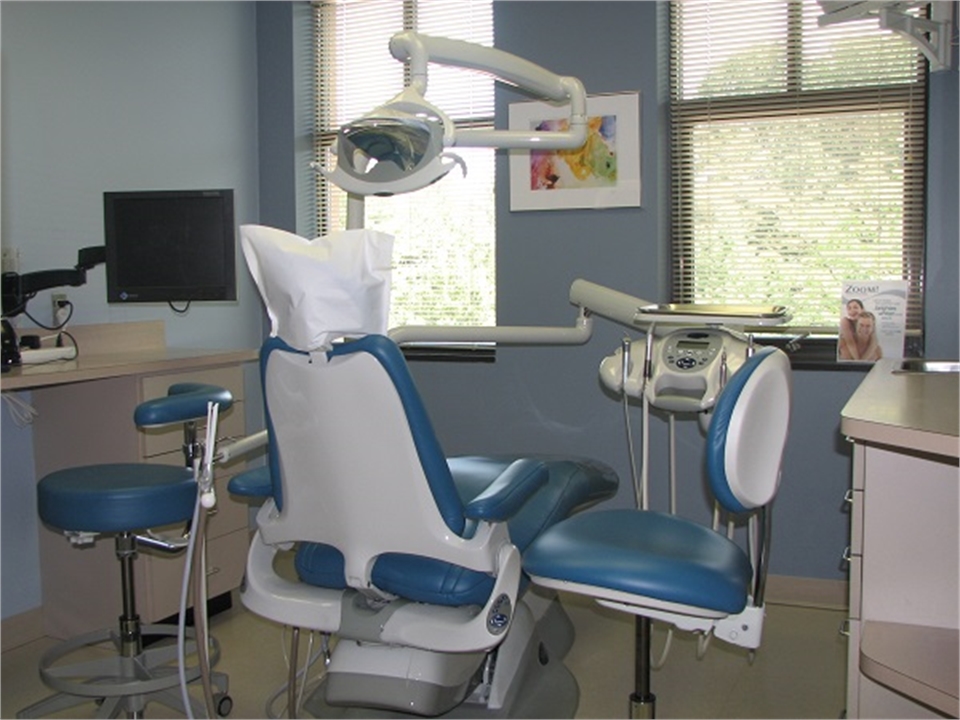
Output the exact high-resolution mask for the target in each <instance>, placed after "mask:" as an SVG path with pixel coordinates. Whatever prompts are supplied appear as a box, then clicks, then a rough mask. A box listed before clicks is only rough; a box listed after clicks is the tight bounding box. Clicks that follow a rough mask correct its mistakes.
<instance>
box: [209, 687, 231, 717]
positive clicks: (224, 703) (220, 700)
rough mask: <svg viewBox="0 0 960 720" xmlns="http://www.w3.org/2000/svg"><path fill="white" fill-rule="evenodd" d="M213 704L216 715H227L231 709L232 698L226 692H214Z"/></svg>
mask: <svg viewBox="0 0 960 720" xmlns="http://www.w3.org/2000/svg"><path fill="white" fill-rule="evenodd" d="M213 705H214V708H215V709H216V711H217V717H227V715H229V714H230V711H231V710H233V698H232V697H230V696H229V695H227V694H226V693H214V695H213Z"/></svg>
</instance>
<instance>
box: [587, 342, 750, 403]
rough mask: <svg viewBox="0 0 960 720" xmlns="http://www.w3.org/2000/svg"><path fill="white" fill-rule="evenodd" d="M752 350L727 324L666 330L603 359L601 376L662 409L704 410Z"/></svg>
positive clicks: (613, 386)
mask: <svg viewBox="0 0 960 720" xmlns="http://www.w3.org/2000/svg"><path fill="white" fill-rule="evenodd" d="M748 352H749V343H748V342H747V341H746V340H744V339H742V337H740V336H738V335H736V334H732V333H730V332H729V331H728V330H724V329H721V328H716V327H684V328H679V329H673V330H665V331H663V332H662V334H654V335H653V336H648V337H647V338H646V339H645V340H634V341H633V342H631V343H625V344H624V345H623V346H621V347H619V348H617V350H616V351H615V352H614V354H613V355H609V356H608V357H606V358H604V360H603V362H601V364H600V378H601V380H602V381H603V383H604V385H606V386H607V387H608V388H610V389H611V390H613V391H614V392H618V393H620V392H623V393H626V394H627V395H629V396H631V397H637V398H641V397H646V399H647V401H648V402H649V403H650V405H652V406H653V407H656V408H661V409H663V410H669V411H672V412H703V411H705V410H709V409H710V408H712V407H713V405H714V403H715V402H716V401H717V396H718V395H719V394H720V391H721V390H723V386H724V385H725V384H726V381H727V378H728V377H730V376H731V375H732V374H733V373H734V372H736V371H737V370H738V369H739V367H740V366H741V365H742V364H743V363H744V361H745V360H746V359H747V354H748Z"/></svg>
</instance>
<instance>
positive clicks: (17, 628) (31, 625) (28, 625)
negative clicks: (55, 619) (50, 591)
mask: <svg viewBox="0 0 960 720" xmlns="http://www.w3.org/2000/svg"><path fill="white" fill-rule="evenodd" d="M43 636H44V632H43V610H42V609H41V608H34V609H33V610H27V611H26V612H22V613H20V614H19V615H11V616H10V617H8V618H4V619H3V621H2V622H0V651H2V652H6V651H7V650H10V649H12V648H15V647H19V646H21V645H26V644H27V643H29V642H33V641H34V640H39V639H40V638H42V637H43Z"/></svg>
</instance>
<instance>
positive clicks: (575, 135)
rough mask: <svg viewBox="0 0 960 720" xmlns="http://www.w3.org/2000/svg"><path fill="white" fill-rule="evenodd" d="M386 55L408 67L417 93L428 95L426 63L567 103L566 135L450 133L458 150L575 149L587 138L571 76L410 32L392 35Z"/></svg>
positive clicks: (582, 99)
mask: <svg viewBox="0 0 960 720" xmlns="http://www.w3.org/2000/svg"><path fill="white" fill-rule="evenodd" d="M390 52H391V53H392V54H393V56H394V57H395V58H396V59H397V60H400V61H401V62H409V63H410V72H411V76H412V87H413V88H415V89H416V90H417V91H418V92H419V93H420V94H425V93H426V91H427V63H428V62H435V63H439V64H441V65H450V66H453V67H462V68H466V69H468V70H476V71H479V72H486V73H489V74H491V75H493V76H494V77H496V78H497V79H499V80H502V81H504V82H507V83H510V84H511V85H515V86H517V87H519V88H520V89H522V90H526V91H528V92H530V93H533V94H535V95H537V96H539V97H543V98H546V99H547V100H551V101H553V102H559V103H569V104H570V123H569V129H568V130H566V131H554V132H532V131H530V132H525V131H519V130H458V131H456V132H455V135H454V138H455V139H454V144H455V145H457V146H460V147H497V148H542V149H544V150H560V149H573V148H578V147H580V146H581V145H583V143H584V141H585V140H586V137H587V95H586V90H585V89H584V87H583V83H581V82H580V81H579V80H578V79H577V78H575V77H569V76H561V75H557V74H555V73H553V72H550V71H549V70H546V69H545V68H542V67H540V66H539V65H536V64H534V63H532V62H530V61H529V60H524V59H523V58H520V57H517V56H516V55H512V54H510V53H508V52H504V51H503V50H498V49H497V48H492V47H486V46H484V45H477V44H475V43H468V42H464V41H462V40H451V39H449V38H441V37H433V36H429V35H421V34H419V33H414V32H403V33H398V34H396V35H394V36H393V37H392V38H391V39H390Z"/></svg>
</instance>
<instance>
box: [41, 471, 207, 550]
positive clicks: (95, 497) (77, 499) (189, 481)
mask: <svg viewBox="0 0 960 720" xmlns="http://www.w3.org/2000/svg"><path fill="white" fill-rule="evenodd" d="M196 498H197V484H196V482H194V479H193V471H192V470H190V469H188V468H184V467H177V466H176V465H148V464H142V463H112V464H103V465H87V466H80V467H72V468H66V469H64V470H58V471H56V472H52V473H50V474H49V475H46V476H45V477H44V478H43V479H42V480H40V482H39V483H38V484H37V504H38V510H39V513H40V519H41V520H43V521H44V522H45V523H47V524H48V525H50V526H52V527H55V528H57V529H60V530H71V531H81V532H96V533H116V532H127V531H130V532H133V531H136V530H145V529H148V528H153V527H160V526H162V525H169V524H171V523H178V522H185V521H186V520H188V519H190V518H191V517H192V516H193V509H194V505H195V502H196Z"/></svg>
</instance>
